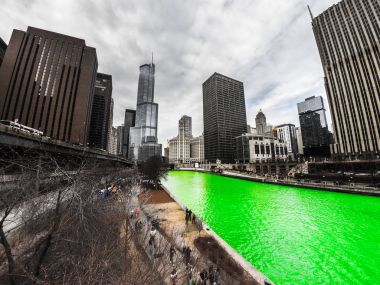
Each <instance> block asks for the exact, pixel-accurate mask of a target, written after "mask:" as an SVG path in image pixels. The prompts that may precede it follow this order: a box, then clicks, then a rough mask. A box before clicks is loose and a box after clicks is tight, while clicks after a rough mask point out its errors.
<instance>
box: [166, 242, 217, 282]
mask: <svg viewBox="0 0 380 285" xmlns="http://www.w3.org/2000/svg"><path fill="white" fill-rule="evenodd" d="M182 254H183V258H184V262H185V264H186V272H185V274H186V285H220V284H221V283H220V269H219V268H215V267H214V266H212V265H211V266H210V267H209V268H208V270H207V269H204V270H202V271H200V272H197V271H196V269H195V268H194V266H192V265H191V263H190V255H191V248H190V247H188V246H185V247H184V248H183V251H182ZM174 255H176V251H175V248H174V247H173V246H171V247H170V253H169V258H170V262H171V263H172V264H173V257H174ZM170 281H171V283H172V285H177V284H178V281H179V278H178V272H177V269H176V268H175V267H173V270H172V271H171V273H170Z"/></svg>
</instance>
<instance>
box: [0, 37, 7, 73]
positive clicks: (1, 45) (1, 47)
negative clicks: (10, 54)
mask: <svg viewBox="0 0 380 285" xmlns="http://www.w3.org/2000/svg"><path fill="white" fill-rule="evenodd" d="M6 50H7V44H6V43H5V42H4V41H3V39H2V38H0V66H1V63H2V62H3V58H4V55H5V51H6Z"/></svg>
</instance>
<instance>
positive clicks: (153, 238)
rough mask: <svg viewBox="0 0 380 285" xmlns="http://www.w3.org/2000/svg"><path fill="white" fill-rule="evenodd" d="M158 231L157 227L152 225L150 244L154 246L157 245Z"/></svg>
mask: <svg viewBox="0 0 380 285" xmlns="http://www.w3.org/2000/svg"><path fill="white" fill-rule="evenodd" d="M156 233H157V231H156V229H155V228H154V227H152V228H151V230H150V233H149V234H150V238H149V242H148V243H149V245H150V246H153V247H154V248H155V247H156V243H155V236H156Z"/></svg>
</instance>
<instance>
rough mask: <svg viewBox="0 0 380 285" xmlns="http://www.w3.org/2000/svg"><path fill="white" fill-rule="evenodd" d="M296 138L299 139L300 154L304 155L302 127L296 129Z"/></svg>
mask: <svg viewBox="0 0 380 285" xmlns="http://www.w3.org/2000/svg"><path fill="white" fill-rule="evenodd" d="M296 137H297V147H298V153H299V154H303V143H302V133H301V128H300V127H296Z"/></svg>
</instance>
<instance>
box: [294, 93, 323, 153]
mask: <svg viewBox="0 0 380 285" xmlns="http://www.w3.org/2000/svg"><path fill="white" fill-rule="evenodd" d="M297 108H298V116H299V119H300V126H301V133H302V141H303V147H304V154H305V155H306V156H313V157H327V156H329V155H330V151H329V144H330V132H329V130H328V126H327V120H326V109H325V106H324V104H323V98H322V97H321V96H317V97H315V96H312V97H309V98H306V99H305V101H303V102H300V103H297Z"/></svg>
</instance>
